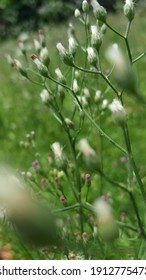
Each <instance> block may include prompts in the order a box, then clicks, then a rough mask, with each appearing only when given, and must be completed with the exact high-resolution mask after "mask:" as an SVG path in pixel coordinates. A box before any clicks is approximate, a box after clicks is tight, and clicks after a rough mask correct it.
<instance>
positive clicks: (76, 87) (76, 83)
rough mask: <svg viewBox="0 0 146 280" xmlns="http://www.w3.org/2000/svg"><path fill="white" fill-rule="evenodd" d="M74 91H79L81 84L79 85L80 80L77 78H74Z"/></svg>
mask: <svg viewBox="0 0 146 280" xmlns="http://www.w3.org/2000/svg"><path fill="white" fill-rule="evenodd" d="M73 91H74V93H78V92H79V86H78V82H77V80H76V79H74V81H73Z"/></svg>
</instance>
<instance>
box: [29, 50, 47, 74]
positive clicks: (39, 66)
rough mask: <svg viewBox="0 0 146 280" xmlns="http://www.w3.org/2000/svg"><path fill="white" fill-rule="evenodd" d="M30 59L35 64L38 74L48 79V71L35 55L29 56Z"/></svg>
mask: <svg viewBox="0 0 146 280" xmlns="http://www.w3.org/2000/svg"><path fill="white" fill-rule="evenodd" d="M31 59H32V60H33V62H34V63H35V65H36V67H37V69H38V71H39V72H40V74H41V75H42V76H44V77H48V69H47V67H46V66H45V65H44V64H43V63H42V62H41V61H40V60H39V59H38V57H37V56H36V55H35V54H32V55H31Z"/></svg>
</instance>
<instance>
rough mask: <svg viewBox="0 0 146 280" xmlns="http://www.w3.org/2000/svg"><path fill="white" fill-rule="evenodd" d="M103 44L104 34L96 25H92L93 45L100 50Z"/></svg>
mask: <svg viewBox="0 0 146 280" xmlns="http://www.w3.org/2000/svg"><path fill="white" fill-rule="evenodd" d="M101 44H102V34H101V32H100V31H99V30H98V29H97V26H96V25H92V26H91V45H92V46H93V47H94V48H96V50H97V51H99V49H100V46H101Z"/></svg>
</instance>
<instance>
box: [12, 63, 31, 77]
mask: <svg viewBox="0 0 146 280" xmlns="http://www.w3.org/2000/svg"><path fill="white" fill-rule="evenodd" d="M12 66H13V67H16V68H17V69H18V71H19V72H20V74H21V75H22V76H24V77H25V78H27V79H28V74H27V72H26V70H25V69H24V68H23V66H22V64H21V62H20V61H19V60H17V59H14V60H13V63H12Z"/></svg>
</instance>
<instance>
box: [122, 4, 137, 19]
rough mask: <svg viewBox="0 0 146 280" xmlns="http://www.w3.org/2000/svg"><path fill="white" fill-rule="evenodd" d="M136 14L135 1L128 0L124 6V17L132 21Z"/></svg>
mask: <svg viewBox="0 0 146 280" xmlns="http://www.w3.org/2000/svg"><path fill="white" fill-rule="evenodd" d="M134 14H135V8H134V2H133V0H126V1H125V5H124V15H125V16H126V17H127V18H128V19H129V21H132V20H133V18H134Z"/></svg>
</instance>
